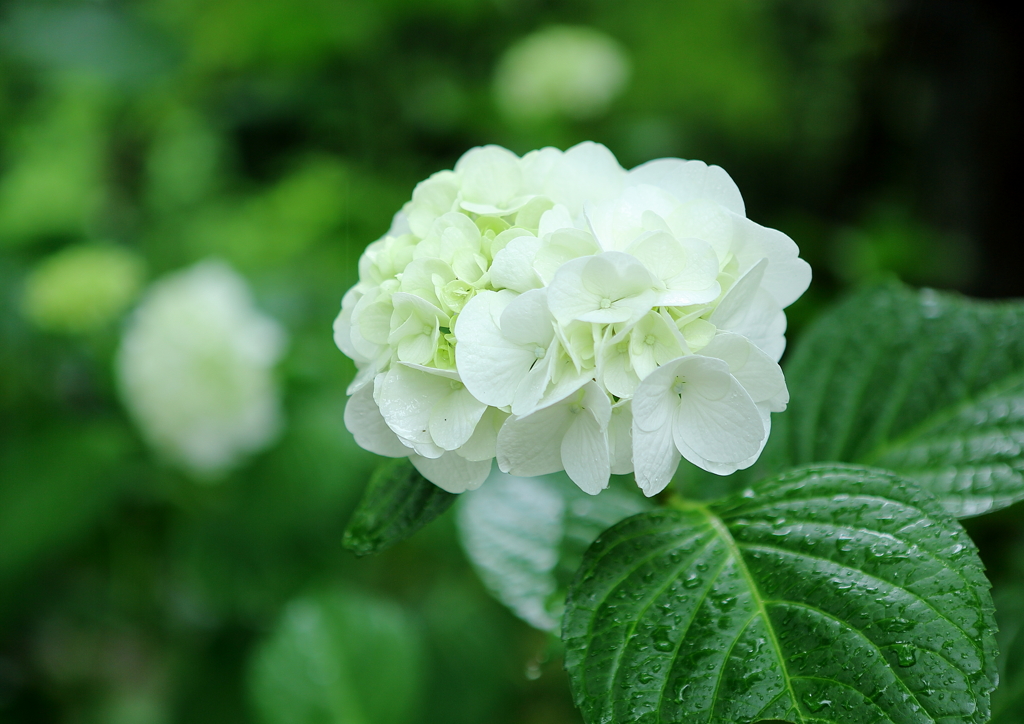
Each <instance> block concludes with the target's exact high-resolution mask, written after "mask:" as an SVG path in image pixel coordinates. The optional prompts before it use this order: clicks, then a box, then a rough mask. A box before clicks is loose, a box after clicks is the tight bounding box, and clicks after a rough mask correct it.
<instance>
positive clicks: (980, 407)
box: [763, 283, 1024, 517]
mask: <svg viewBox="0 0 1024 724" xmlns="http://www.w3.org/2000/svg"><path fill="white" fill-rule="evenodd" d="M786 381H787V384H788V385H789V389H790V393H791V394H792V399H791V401H790V404H789V409H788V410H787V412H786V413H785V414H783V415H781V416H779V418H778V424H777V425H776V427H775V429H774V430H773V431H772V436H771V439H770V441H769V443H768V445H769V447H768V448H767V449H766V450H765V454H764V463H763V465H764V467H765V468H766V469H768V470H769V471H772V472H777V471H780V470H784V469H786V468H788V467H790V466H792V465H798V464H802V463H810V462H827V461H843V462H853V463H859V464H864V465H871V466H876V467H881V468H887V469H890V470H895V471H897V472H898V473H900V474H901V475H903V476H905V477H909V478H912V479H914V480H916V481H917V482H918V483H920V484H921V485H922V486H924V487H925V488H927V489H928V490H930V491H932V493H933V494H934V495H935V496H936V497H937V498H939V500H940V501H942V504H943V505H944V506H945V507H946V510H947V511H949V512H950V513H952V514H954V515H957V516H961V517H964V516H971V515H979V514H981V513H985V512H988V511H990V510H996V509H998V508H1002V507H1004V506H1006V505H1009V504H1011V503H1014V502H1016V501H1018V500H1021V499H1024V304H1021V303H1019V302H1000V303H992V302H980V301H975V300H971V299H966V298H964V297H960V296H957V295H953V294H943V293H939V292H936V291H933V290H931V289H924V290H921V291H915V290H913V289H910V288H908V287H905V286H903V285H901V284H897V283H890V284H885V285H882V286H878V287H874V288H870V289H866V290H864V291H861V292H859V293H857V294H855V295H853V296H852V297H850V298H849V299H848V300H847V301H846V302H844V303H842V304H840V305H839V306H838V307H836V308H835V309H833V310H832V311H831V312H829V313H827V314H824V315H822V316H821V317H819V319H818V321H817V322H816V323H815V324H814V326H813V327H812V328H811V329H810V330H808V331H807V333H806V334H805V335H804V337H803V339H801V341H800V344H799V346H798V347H797V349H796V350H795V354H794V356H793V358H792V359H791V360H790V363H789V364H788V365H787V366H786Z"/></svg>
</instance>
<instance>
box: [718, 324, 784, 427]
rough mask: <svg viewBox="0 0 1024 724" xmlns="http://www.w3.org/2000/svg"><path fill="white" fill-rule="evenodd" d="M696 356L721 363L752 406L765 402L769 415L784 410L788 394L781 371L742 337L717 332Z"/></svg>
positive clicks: (773, 362)
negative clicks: (740, 387) (749, 399)
mask: <svg viewBox="0 0 1024 724" xmlns="http://www.w3.org/2000/svg"><path fill="white" fill-rule="evenodd" d="M700 354H701V355H703V356H705V357H717V358H718V359H721V360H724V361H725V363H726V364H728V365H729V374H731V375H732V376H733V377H735V378H736V379H737V380H739V383H740V384H741V385H743V389H745V390H746V391H747V394H749V395H750V397H751V399H752V400H753V401H754V402H755V403H758V404H760V403H765V404H766V405H767V406H768V409H769V410H771V411H772V412H782V411H783V410H785V409H786V404H787V403H788V402H789V391H788V390H787V389H786V378H785V376H784V375H783V374H782V368H781V367H779V365H778V363H777V362H776V361H775V360H773V359H772V358H771V357H769V356H768V355H767V354H766V353H764V352H763V351H761V350H760V349H759V348H758V347H756V346H755V345H754V344H753V343H752V342H751V341H750V340H748V339H747V338H746V337H742V336H740V335H738V334H732V333H730V332H719V333H718V334H717V335H715V337H714V338H713V339H712V340H711V342H709V343H708V344H707V346H705V347H704V348H703V349H702V350H701V351H700Z"/></svg>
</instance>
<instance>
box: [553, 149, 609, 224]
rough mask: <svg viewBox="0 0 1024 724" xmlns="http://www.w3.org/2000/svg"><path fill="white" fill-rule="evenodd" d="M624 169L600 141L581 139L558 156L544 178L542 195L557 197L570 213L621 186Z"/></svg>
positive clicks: (576, 214) (607, 198) (598, 200)
mask: <svg viewBox="0 0 1024 724" xmlns="http://www.w3.org/2000/svg"><path fill="white" fill-rule="evenodd" d="M625 179H626V172H625V170H624V169H623V168H622V167H621V166H620V165H619V162H618V161H617V160H615V156H613V155H612V152H611V151H609V150H608V149H607V148H605V147H604V146H602V145H601V144H599V143H593V142H591V141H584V142H583V143H580V144H577V145H576V146H573V147H572V148H570V149H569V150H568V151H566V152H565V153H564V154H562V156H561V157H560V158H558V159H557V160H556V161H555V163H554V164H552V166H551V169H550V171H549V173H548V176H547V178H546V179H545V182H544V186H543V190H542V192H541V193H543V194H544V195H546V196H548V197H550V198H552V199H556V200H558V201H559V202H560V203H562V204H564V205H565V206H566V208H568V209H569V214H570V215H571V216H572V217H577V216H579V214H581V213H582V212H583V204H584V202H586V201H590V202H593V203H600V202H603V201H606V200H609V199H612V198H614V197H615V195H616V194H618V193H619V192H620V191H621V190H622V185H623V183H624V181H625Z"/></svg>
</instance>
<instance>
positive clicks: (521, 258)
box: [490, 236, 542, 292]
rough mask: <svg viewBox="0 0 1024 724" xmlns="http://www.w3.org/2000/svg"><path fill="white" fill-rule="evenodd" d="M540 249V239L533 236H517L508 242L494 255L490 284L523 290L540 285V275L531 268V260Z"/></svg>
mask: <svg viewBox="0 0 1024 724" xmlns="http://www.w3.org/2000/svg"><path fill="white" fill-rule="evenodd" d="M539 249H540V239H538V238H537V237H535V236H519V237H516V238H515V239H512V241H510V242H508V244H506V245H505V248H503V249H502V250H501V251H499V252H498V253H497V254H496V255H495V256H494V262H493V263H492V264H491V269H490V272H491V284H493V285H494V286H495V287H496V288H498V289H511V290H513V291H516V292H525V291H527V290H529V289H536V288H537V287H540V286H542V283H541V280H540V277H539V276H538V275H537V272H535V271H534V269H533V260H534V258H535V257H536V256H537V251H538V250H539Z"/></svg>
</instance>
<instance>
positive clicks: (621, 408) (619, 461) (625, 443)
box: [608, 400, 633, 475]
mask: <svg viewBox="0 0 1024 724" xmlns="http://www.w3.org/2000/svg"><path fill="white" fill-rule="evenodd" d="M611 413H612V414H611V418H610V419H609V421H608V450H609V452H610V453H611V471H612V474H613V475H628V474H629V473H631V472H633V432H632V431H633V408H632V405H631V402H630V400H619V401H618V402H616V403H615V404H614V405H613V406H612V410H611Z"/></svg>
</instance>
